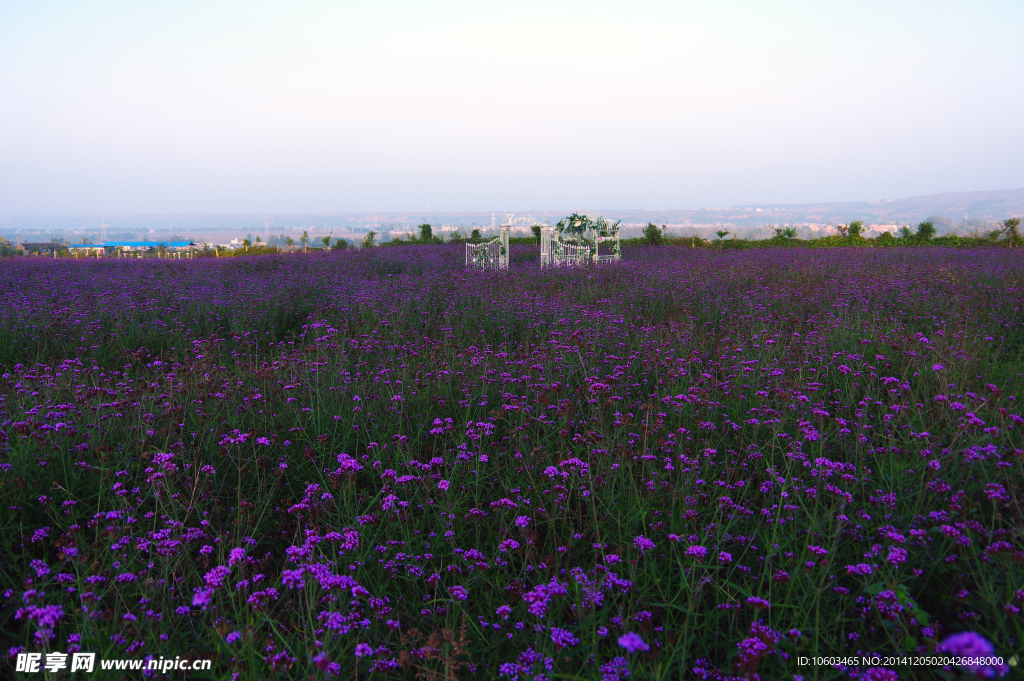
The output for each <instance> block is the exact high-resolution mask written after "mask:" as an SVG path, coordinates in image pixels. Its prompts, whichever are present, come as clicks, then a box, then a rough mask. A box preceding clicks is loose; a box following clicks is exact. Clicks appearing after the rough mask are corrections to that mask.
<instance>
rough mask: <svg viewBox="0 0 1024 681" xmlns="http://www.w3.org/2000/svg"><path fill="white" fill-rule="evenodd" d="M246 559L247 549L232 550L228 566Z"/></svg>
mask: <svg viewBox="0 0 1024 681" xmlns="http://www.w3.org/2000/svg"><path fill="white" fill-rule="evenodd" d="M244 558H245V549H231V553H230V554H228V565H234V564H235V563H237V562H238V561H240V560H242V559H244Z"/></svg>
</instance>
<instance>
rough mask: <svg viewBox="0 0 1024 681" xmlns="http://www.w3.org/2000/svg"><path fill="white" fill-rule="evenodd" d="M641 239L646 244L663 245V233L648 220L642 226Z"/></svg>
mask: <svg viewBox="0 0 1024 681" xmlns="http://www.w3.org/2000/svg"><path fill="white" fill-rule="evenodd" d="M643 240H644V243H645V244H647V245H648V246H663V245H665V234H664V232H663V230H661V229H659V228H658V226H657V225H656V224H654V223H653V222H648V223H647V226H646V227H644V236H643Z"/></svg>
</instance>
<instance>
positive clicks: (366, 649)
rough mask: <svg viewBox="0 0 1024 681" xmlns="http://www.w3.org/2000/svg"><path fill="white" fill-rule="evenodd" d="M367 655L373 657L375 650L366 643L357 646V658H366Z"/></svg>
mask: <svg viewBox="0 0 1024 681" xmlns="http://www.w3.org/2000/svg"><path fill="white" fill-rule="evenodd" d="M367 655H373V648H371V647H370V646H369V645H367V644H366V643H360V644H359V645H357V646H356V657H366V656H367Z"/></svg>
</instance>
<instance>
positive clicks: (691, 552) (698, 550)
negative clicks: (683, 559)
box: [686, 546, 708, 560]
mask: <svg viewBox="0 0 1024 681" xmlns="http://www.w3.org/2000/svg"><path fill="white" fill-rule="evenodd" d="M686 555H688V556H693V557H694V558H696V559H697V560H703V559H704V556H706V555H708V550H707V549H706V548H704V547H703V546H690V547H688V548H687V549H686Z"/></svg>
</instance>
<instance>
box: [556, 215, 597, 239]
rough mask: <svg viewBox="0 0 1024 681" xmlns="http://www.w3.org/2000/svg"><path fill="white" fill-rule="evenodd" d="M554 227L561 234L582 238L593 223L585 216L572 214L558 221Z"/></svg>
mask: <svg viewBox="0 0 1024 681" xmlns="http://www.w3.org/2000/svg"><path fill="white" fill-rule="evenodd" d="M555 227H556V229H557V230H558V232H559V233H561V234H567V235H569V236H575V237H582V236H583V235H584V234H586V233H587V232H589V231H590V230H591V229H592V228H593V221H592V220H591V219H590V218H588V217H587V216H586V215H580V214H579V213H573V214H572V215H570V216H569V217H567V218H564V219H562V220H559V221H558V224H557V225H555Z"/></svg>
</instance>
